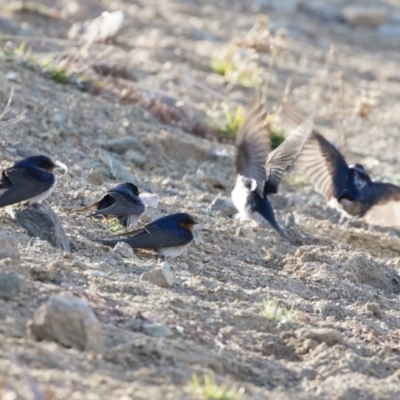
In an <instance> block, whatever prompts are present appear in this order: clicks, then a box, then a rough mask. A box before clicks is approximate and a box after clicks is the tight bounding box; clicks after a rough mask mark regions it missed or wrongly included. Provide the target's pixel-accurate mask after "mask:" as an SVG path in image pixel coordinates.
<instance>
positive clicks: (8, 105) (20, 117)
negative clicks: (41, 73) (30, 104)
mask: <svg viewBox="0 0 400 400" xmlns="http://www.w3.org/2000/svg"><path fill="white" fill-rule="evenodd" d="M13 95H14V87H12V88H11V93H10V97H9V98H8V102H7V105H6V107H5V108H4V110H3V112H2V113H1V114H0V121H1V120H2V119H3V118H4V117H5V115H6V114H7V113H8V112H9V111H10V109H11V101H12V98H13ZM25 113H26V110H24V111H22V113H20V114H18V115H17V116H16V117H14V118H11V119H9V120H8V121H3V122H0V129H1V128H5V127H6V126H9V125H12V124H14V123H16V122H18V121H20V120H21V119H23V118H24V115H25Z"/></svg>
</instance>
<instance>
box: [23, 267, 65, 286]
mask: <svg viewBox="0 0 400 400" xmlns="http://www.w3.org/2000/svg"><path fill="white" fill-rule="evenodd" d="M52 265H53V263H50V264H47V265H45V266H34V267H32V268H31V270H30V274H31V277H32V279H33V280H35V281H40V282H53V283H60V282H61V281H62V275H61V273H60V270H58V269H56V268H52Z"/></svg>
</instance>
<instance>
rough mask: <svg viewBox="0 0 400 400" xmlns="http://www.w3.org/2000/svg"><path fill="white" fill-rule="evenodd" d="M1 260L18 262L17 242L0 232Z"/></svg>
mask: <svg viewBox="0 0 400 400" xmlns="http://www.w3.org/2000/svg"><path fill="white" fill-rule="evenodd" d="M3 258H11V259H12V260H19V252H18V242H17V241H16V240H15V239H14V238H13V237H12V236H10V235H9V234H8V233H6V232H2V231H0V260H1V259H3Z"/></svg>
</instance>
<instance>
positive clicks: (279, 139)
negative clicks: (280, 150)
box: [269, 125, 285, 149]
mask: <svg viewBox="0 0 400 400" xmlns="http://www.w3.org/2000/svg"><path fill="white" fill-rule="evenodd" d="M269 137H270V140H271V148H272V149H276V148H277V147H278V146H279V145H280V144H282V143H283V142H284V141H285V135H284V132H283V129H282V128H280V127H278V126H276V125H270V127H269Z"/></svg>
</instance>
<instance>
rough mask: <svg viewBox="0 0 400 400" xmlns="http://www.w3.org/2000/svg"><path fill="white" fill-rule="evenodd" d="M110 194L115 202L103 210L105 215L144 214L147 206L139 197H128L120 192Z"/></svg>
mask: <svg viewBox="0 0 400 400" xmlns="http://www.w3.org/2000/svg"><path fill="white" fill-rule="evenodd" d="M109 194H110V196H112V197H113V198H114V199H115V202H114V203H113V204H111V206H110V207H108V208H105V209H104V210H102V213H103V214H108V215H118V216H127V215H132V214H143V213H144V210H145V206H144V204H143V202H142V200H140V198H139V197H136V196H135V197H134V196H127V195H126V194H123V193H119V192H109Z"/></svg>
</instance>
